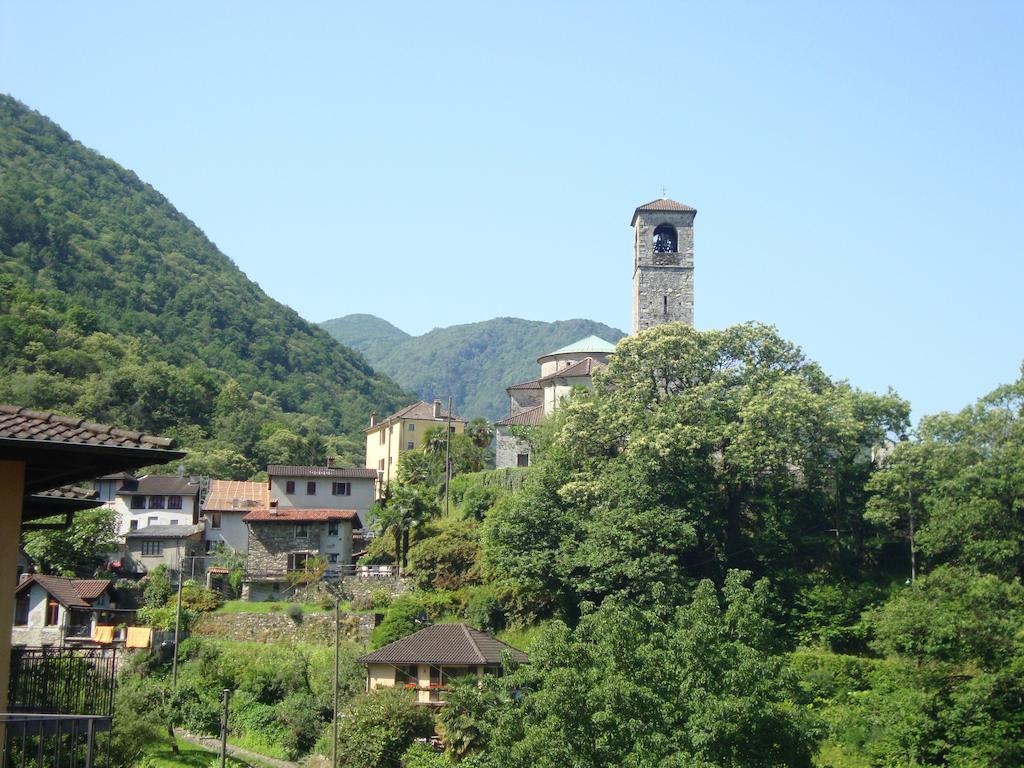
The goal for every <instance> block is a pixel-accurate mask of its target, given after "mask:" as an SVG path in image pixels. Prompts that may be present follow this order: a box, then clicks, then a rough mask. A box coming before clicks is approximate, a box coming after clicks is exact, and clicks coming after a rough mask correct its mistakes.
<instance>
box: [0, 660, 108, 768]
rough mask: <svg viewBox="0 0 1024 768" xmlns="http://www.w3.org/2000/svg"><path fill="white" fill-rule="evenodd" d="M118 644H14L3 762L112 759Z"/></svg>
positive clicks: (85, 763)
mask: <svg viewBox="0 0 1024 768" xmlns="http://www.w3.org/2000/svg"><path fill="white" fill-rule="evenodd" d="M116 663H117V659H116V655H115V652H114V651H113V650H109V651H108V650H104V649H68V648H14V649H12V651H11V677H10V687H9V689H8V708H9V709H10V711H9V712H3V713H0V725H2V726H3V730H4V732H5V738H4V740H3V747H2V752H0V768H14V767H15V766H17V767H18V768H27V767H28V766H29V765H35V766H37V768H44V766H45V768H64V766H68V767H69V768H93V766H94V765H98V764H99V762H100V761H99V760H98V754H99V752H100V751H101V748H102V751H103V752H104V754H105V756H106V758H107V759H106V760H105V762H104V764H105V765H109V747H110V737H109V735H108V737H107V738H106V739H99V738H98V735H99V734H101V733H107V734H109V733H110V729H111V722H112V718H113V714H114V685H115V674H116Z"/></svg>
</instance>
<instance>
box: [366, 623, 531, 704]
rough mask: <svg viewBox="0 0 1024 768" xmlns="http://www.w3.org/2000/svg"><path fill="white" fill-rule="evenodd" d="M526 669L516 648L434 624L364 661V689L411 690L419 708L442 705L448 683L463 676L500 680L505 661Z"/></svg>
mask: <svg viewBox="0 0 1024 768" xmlns="http://www.w3.org/2000/svg"><path fill="white" fill-rule="evenodd" d="M506 660H508V661H510V662H512V663H515V664H525V663H527V662H528V661H529V657H528V656H527V655H526V654H525V653H523V652H522V651H520V650H519V649H518V648H513V647H512V646H511V645H508V644H507V643H503V642H501V641H500V640H498V639H497V638H495V637H494V636H493V635H490V634H488V633H486V632H481V631H480V630H479V629H474V628H473V627H471V626H469V625H467V624H434V625H433V626H429V627H425V628H423V629H421V630H420V631H419V632H415V633H413V634H411V635H409V636H408V637H403V638H402V639H401V640H396V641H395V642H393V643H389V644H388V645H385V646H384V647H383V648H378V649H377V650H376V651H374V652H373V653H368V654H366V655H365V656H360V657H359V658H358V659H357V661H358V662H359V663H360V664H363V665H365V666H366V690H367V691H372V690H374V689H377V688H395V687H401V688H407V689H409V690H411V691H414V692H415V694H416V702H417V703H418V704H425V705H433V706H440V705H441V704H443V703H444V690H445V688H446V686H447V685H448V682H449V681H451V680H453V679H455V678H459V677H466V676H467V675H472V676H474V677H483V675H485V674H491V675H500V674H501V673H502V670H503V665H504V662H505V661H506Z"/></svg>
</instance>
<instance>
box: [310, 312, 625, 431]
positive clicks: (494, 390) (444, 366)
mask: <svg viewBox="0 0 1024 768" xmlns="http://www.w3.org/2000/svg"><path fill="white" fill-rule="evenodd" d="M321 326H322V327H323V328H324V329H325V330H326V331H327V332H328V333H330V334H331V335H332V336H333V337H334V338H336V339H337V340H338V341H340V342H341V343H343V344H347V345H349V346H351V347H353V348H354V349H358V350H359V351H360V352H362V353H363V354H364V355H365V356H366V359H367V360H369V361H370V364H371V365H373V366H374V368H376V369H377V370H379V371H382V372H384V373H386V374H387V375H388V376H390V377H392V378H393V379H394V380H395V381H397V382H398V383H399V384H401V385H402V386H403V387H407V388H408V389H412V390H414V391H416V392H417V393H418V394H419V396H420V397H421V398H423V399H425V400H431V399H433V398H435V397H441V398H444V397H447V396H448V395H449V394H450V395H452V397H453V398H454V402H455V408H456V410H457V412H458V413H459V414H460V415H465V416H471V417H472V416H483V417H485V418H488V419H492V420H493V419H500V418H502V417H504V416H508V396H507V395H506V394H505V387H507V386H508V385H509V384H515V383H516V382H520V381H527V380H529V379H534V378H536V377H537V370H538V367H537V358H538V357H539V356H540V355H542V354H544V353H545V352H553V351H554V350H556V349H558V348H560V347H564V346H565V345H567V344H571V343H572V342H574V341H578V340H579V339H582V338H585V337H587V336H590V335H595V336H600V337H601V338H602V339H606V340H608V341H611V342H616V341H618V340H619V339H621V338H622V337H623V336H624V335H625V334H624V333H623V332H622V331H620V330H618V329H616V328H612V327H611V326H608V325H604V324H603V323H597V322H594V321H593V320H560V321H557V322H554V323H544V322H540V321H537V320H521V319H519V318H515V317H497V318H494V319H493V320H485V321H483V322H479V323H467V324H464V325H452V326H449V327H448V328H435V329H434V330H432V331H429V332H428V333H425V334H423V335H422V336H410V335H408V334H406V333H404V332H402V331H400V330H399V329H398V328H395V326H393V325H391V323H388V322H387V321H385V320H381V319H380V318H378V317H374V316H373V315H346V316H345V317H339V318H336V319H334V320H328V321H326V322H324V323H321Z"/></svg>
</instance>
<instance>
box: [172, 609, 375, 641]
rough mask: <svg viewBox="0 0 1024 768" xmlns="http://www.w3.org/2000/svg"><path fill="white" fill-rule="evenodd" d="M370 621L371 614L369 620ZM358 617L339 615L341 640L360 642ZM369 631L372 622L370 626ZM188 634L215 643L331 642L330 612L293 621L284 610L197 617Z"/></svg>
mask: <svg viewBox="0 0 1024 768" xmlns="http://www.w3.org/2000/svg"><path fill="white" fill-rule="evenodd" d="M369 619H370V621H371V622H372V619H373V616H372V614H371V615H370V617H369ZM361 621H362V622H363V623H365V619H363V617H362V616H361V615H360V614H353V613H343V614H342V615H341V636H342V638H343V639H345V640H349V641H353V642H356V641H360V640H362V639H363V637H364V635H363V632H364V631H365V630H361V629H360V624H361ZM370 628H371V629H372V623H371V625H370ZM192 634H193V635H195V636H197V637H215V638H217V639H219V640H241V641H245V642H250V643H251V642H256V643H282V642H283V643H288V642H292V643H310V644H313V645H331V644H333V643H334V612H333V611H330V612H327V611H325V612H324V613H305V614H303V615H302V617H301V620H299V621H295V620H293V619H291V618H290V617H288V616H287V615H286V614H285V613H284V611H283V610H282V612H281V613H206V614H203V615H202V616H200V618H199V619H198V621H197V622H196V624H195V626H194V627H193V628H192Z"/></svg>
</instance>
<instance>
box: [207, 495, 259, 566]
mask: <svg viewBox="0 0 1024 768" xmlns="http://www.w3.org/2000/svg"><path fill="white" fill-rule="evenodd" d="M269 506H270V486H269V483H253V482H249V481H246V480H211V481H210V492H209V493H208V494H207V496H206V501H205V502H203V509H202V517H203V519H204V520H206V542H207V545H206V549H207V551H209V550H211V549H213V548H214V547H215V546H216V545H223V546H226V547H227V548H229V549H232V550H234V551H236V552H241V553H243V554H244V553H246V552H248V551H249V529H248V528H247V527H246V525H245V523H244V522H243V520H242V518H243V517H245V516H246V514H248V513H249V512H251V511H253V510H254V509H267V508H268V507H269Z"/></svg>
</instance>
